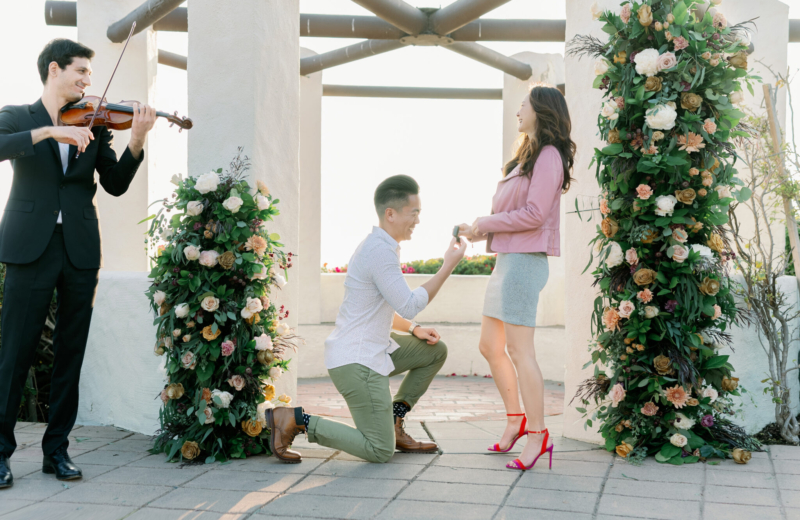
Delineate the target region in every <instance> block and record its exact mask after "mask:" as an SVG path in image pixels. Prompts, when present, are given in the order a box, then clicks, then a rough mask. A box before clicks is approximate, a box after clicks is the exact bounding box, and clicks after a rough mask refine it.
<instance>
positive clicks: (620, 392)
mask: <svg viewBox="0 0 800 520" xmlns="http://www.w3.org/2000/svg"><path fill="white" fill-rule="evenodd" d="M608 397H609V399H611V406H612V407H614V408H616V407H617V406H619V403H621V402H622V401H624V400H625V388H623V387H622V384H621V383H617V384H616V385H614V386H612V387H611V390H609V392H608Z"/></svg>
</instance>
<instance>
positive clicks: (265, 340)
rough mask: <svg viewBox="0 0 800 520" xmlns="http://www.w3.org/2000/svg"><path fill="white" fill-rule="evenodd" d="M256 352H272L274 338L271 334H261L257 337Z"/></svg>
mask: <svg viewBox="0 0 800 520" xmlns="http://www.w3.org/2000/svg"><path fill="white" fill-rule="evenodd" d="M255 340H256V350H272V338H271V337H270V336H269V334H261V335H260V336H256V337H255Z"/></svg>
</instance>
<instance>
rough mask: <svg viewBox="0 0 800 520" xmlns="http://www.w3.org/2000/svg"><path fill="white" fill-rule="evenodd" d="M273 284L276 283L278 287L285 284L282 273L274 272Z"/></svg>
mask: <svg viewBox="0 0 800 520" xmlns="http://www.w3.org/2000/svg"><path fill="white" fill-rule="evenodd" d="M275 285H277V286H278V287H279V288H280V289H283V287H284V286H285V285H286V278H284V277H283V275H282V274H277V273H276V274H275Z"/></svg>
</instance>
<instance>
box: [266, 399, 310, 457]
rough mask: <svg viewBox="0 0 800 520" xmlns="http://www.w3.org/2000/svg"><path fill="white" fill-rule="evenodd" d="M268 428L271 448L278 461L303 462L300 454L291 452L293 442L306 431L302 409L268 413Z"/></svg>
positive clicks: (276, 410) (273, 410)
mask: <svg viewBox="0 0 800 520" xmlns="http://www.w3.org/2000/svg"><path fill="white" fill-rule="evenodd" d="M265 415H266V418H267V426H269V429H270V436H269V447H270V449H271V450H272V453H273V454H274V455H275V456H276V457H278V460H280V461H283V462H286V463H288V464H297V463H299V462H302V461H303V458H302V456H301V455H300V453H298V452H296V451H293V450H291V449H290V448H291V446H292V441H294V438H295V437H296V436H297V434H299V433H304V432H305V431H306V426H305V424H303V409H302V408H273V409H272V410H267V411H266V414H265Z"/></svg>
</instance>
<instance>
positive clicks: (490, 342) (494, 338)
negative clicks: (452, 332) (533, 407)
mask: <svg viewBox="0 0 800 520" xmlns="http://www.w3.org/2000/svg"><path fill="white" fill-rule="evenodd" d="M478 346H479V348H480V351H481V354H482V355H483V357H484V358H486V361H488V362H489V368H490V369H491V371H492V378H494V384H496V385H497V390H498V391H499V392H500V397H502V399H503V405H504V406H505V408H506V413H507V414H509V413H512V414H519V413H522V408H521V407H520V403H519V388H518V386H517V372H516V371H515V370H514V365H513V363H512V362H511V358H509V357H508V354H506V334H505V330H504V329H503V322H502V321H500V320H498V319H495V318H489V317H488V316H484V317H483V319H482V321H481V339H480V342H479V343H478ZM506 419H507V420H508V422H507V423H506V430H505V432H503V436H502V437H501V438H500V442H499V443H498V444H500V447H501V448H506V447H507V446H508V445H509V444H511V440H512V439H513V438H514V436H515V435H517V433H519V427H520V424H522V417H507V418H506Z"/></svg>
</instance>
